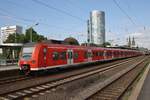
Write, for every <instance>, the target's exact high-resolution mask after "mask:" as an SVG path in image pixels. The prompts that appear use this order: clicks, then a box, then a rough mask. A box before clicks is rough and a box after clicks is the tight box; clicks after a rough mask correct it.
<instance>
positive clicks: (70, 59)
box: [67, 49, 73, 64]
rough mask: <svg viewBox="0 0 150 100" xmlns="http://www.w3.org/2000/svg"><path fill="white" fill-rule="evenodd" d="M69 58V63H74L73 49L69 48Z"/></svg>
mask: <svg viewBox="0 0 150 100" xmlns="http://www.w3.org/2000/svg"><path fill="white" fill-rule="evenodd" d="M67 54H68V59H67V64H73V50H71V49H69V50H67Z"/></svg>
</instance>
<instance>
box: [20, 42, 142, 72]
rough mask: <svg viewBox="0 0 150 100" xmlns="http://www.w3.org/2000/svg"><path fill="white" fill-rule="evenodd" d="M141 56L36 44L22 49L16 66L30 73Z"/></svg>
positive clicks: (115, 50) (124, 51)
mask: <svg viewBox="0 0 150 100" xmlns="http://www.w3.org/2000/svg"><path fill="white" fill-rule="evenodd" d="M141 54H142V53H141V52H139V51H136V50H127V49H113V48H100V47H84V46H72V45H62V44H61V45H59V44H48V43H37V44H30V45H25V46H24V47H23V50H22V52H21V56H20V60H19V63H18V64H19V67H20V70H21V71H24V72H26V73H29V72H30V71H39V70H46V69H51V68H56V67H64V66H68V65H76V64H83V63H91V62H96V61H105V60H113V59H119V58H126V57H132V56H139V55H141Z"/></svg>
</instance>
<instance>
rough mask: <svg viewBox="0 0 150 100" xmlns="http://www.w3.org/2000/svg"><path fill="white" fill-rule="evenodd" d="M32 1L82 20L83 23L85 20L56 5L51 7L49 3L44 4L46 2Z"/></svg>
mask: <svg viewBox="0 0 150 100" xmlns="http://www.w3.org/2000/svg"><path fill="white" fill-rule="evenodd" d="M32 1H33V2H35V3H37V4H39V5H42V6H45V7H47V8H49V9H52V10H55V11H57V12H59V13H62V14H65V15H67V16H70V17H72V18H74V19H77V20H79V21H81V22H84V23H85V22H86V21H85V20H83V19H81V18H80V17H78V16H75V15H72V14H70V13H69V12H66V11H64V10H61V9H58V8H56V7H53V6H51V5H50V4H46V3H44V2H42V1H39V0H32Z"/></svg>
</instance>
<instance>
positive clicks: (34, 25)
mask: <svg viewBox="0 0 150 100" xmlns="http://www.w3.org/2000/svg"><path fill="white" fill-rule="evenodd" d="M37 25H39V23H36V24H34V25H32V26H31V27H30V28H29V29H30V42H32V28H33V27H35V26H37Z"/></svg>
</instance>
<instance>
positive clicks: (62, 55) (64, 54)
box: [60, 52, 66, 60]
mask: <svg viewBox="0 0 150 100" xmlns="http://www.w3.org/2000/svg"><path fill="white" fill-rule="evenodd" d="M60 59H62V60H65V59H66V52H61V53H60Z"/></svg>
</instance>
